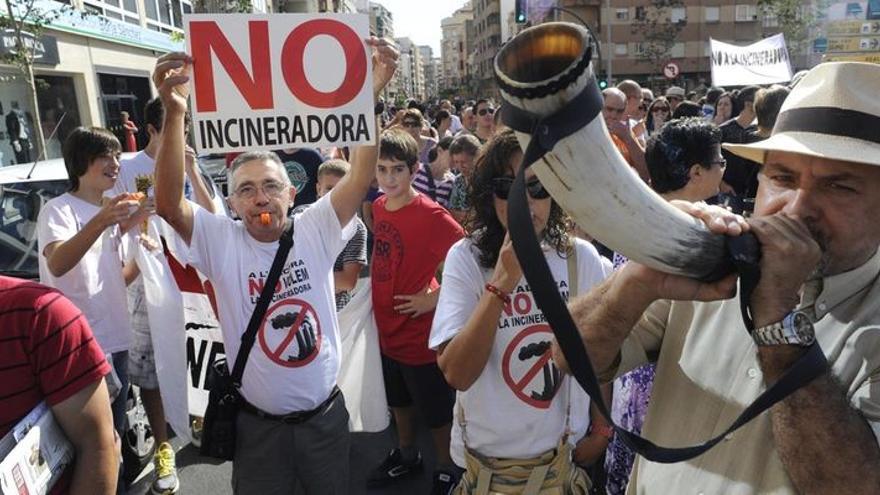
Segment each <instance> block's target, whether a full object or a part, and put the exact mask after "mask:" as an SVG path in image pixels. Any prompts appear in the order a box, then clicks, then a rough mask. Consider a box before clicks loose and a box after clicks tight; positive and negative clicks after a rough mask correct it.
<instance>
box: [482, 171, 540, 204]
mask: <svg viewBox="0 0 880 495" xmlns="http://www.w3.org/2000/svg"><path fill="white" fill-rule="evenodd" d="M511 187H513V177H495V178H494V179H492V192H493V193H495V197H496V198H498V199H503V200H507V197H508V196H510V188H511ZM526 192H528V194H529V196H531V198H532V199H547V198H549V197H550V193H549V192H547V190H546V189H544V185H543V184H541V181H539V180H538V179H537V178H534V179H532V180H529V181H527V182H526Z"/></svg>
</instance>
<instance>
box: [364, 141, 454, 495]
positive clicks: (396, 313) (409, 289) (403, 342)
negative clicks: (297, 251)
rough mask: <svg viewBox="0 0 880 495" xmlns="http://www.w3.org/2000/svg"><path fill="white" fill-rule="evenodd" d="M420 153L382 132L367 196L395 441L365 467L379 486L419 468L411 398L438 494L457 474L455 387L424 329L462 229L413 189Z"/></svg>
mask: <svg viewBox="0 0 880 495" xmlns="http://www.w3.org/2000/svg"><path fill="white" fill-rule="evenodd" d="M418 154H419V149H418V144H417V143H416V142H415V140H414V139H413V138H412V136H410V135H409V134H407V133H405V132H402V131H386V132H384V133H382V136H381V142H380V144H379V161H378V164H377V173H376V179H377V180H378V182H379V187H381V188H382V190H383V191H384V192H385V195H384V196H382V197H380V198H378V199H377V200H376V201H375V202H374V203H373V235H374V243H373V259H372V264H371V266H372V277H371V281H372V288H373V312H374V314H375V317H376V325H377V326H378V328H379V345H380V348H381V350H382V372H383V376H384V379H385V393H386V395H387V398H388V405H389V406H391V410H392V412H393V413H394V420H395V423H396V424H397V436H398V442H399V445H398V448H395V449H393V450H392V451H391V453H390V454H389V455H388V457H387V458H386V459H385V461H383V462H382V464H381V465H380V466H379V467H377V468H376V469H375V470H374V471H373V472H372V473H371V474H370V477H369V478H368V480H367V485H368V486H370V487H376V486H382V485H385V484H388V483H390V482H391V481H394V480H395V479H398V478H401V477H403V476H405V475H407V474H409V473H413V472H417V471H419V470H420V469H421V468H422V458H421V454H420V453H419V452H418V450H417V449H416V447H415V428H414V424H413V421H414V414H415V411H414V409H413V407H412V406H413V404H414V403H415V405H416V406H418V407H419V410H420V411H421V413H422V417H424V418H425V421H426V423H427V426H428V427H429V428H430V429H431V433H432V436H433V439H434V448H435V449H436V451H437V469H436V471H435V472H434V485H435V488H437V489H438V490H440V491H436V493H448V492H449V489H451V487H452V486H453V485H454V483H455V482H456V479H457V476H456V474H455V472H454V468H453V464H452V460H451V459H450V457H449V433H450V428H451V426H452V409H453V407H454V404H455V393H454V392H453V390H452V388H450V387H449V385H448V384H447V383H446V380H445V379H444V378H443V373H442V372H441V371H440V368H438V367H437V355H436V353H435V352H434V351H432V350H431V349H429V348H428V335H429V334H430V333H431V322H432V320H433V319H434V308H435V307H436V306H437V299H438V296H439V295H440V284H439V283H438V282H437V278H436V274H438V273H440V267H441V265H442V263H443V260H444V259H445V258H446V252H447V251H448V250H449V248H450V247H451V246H452V245H453V244H455V242H456V241H458V240H459V239H461V238H462V237H463V236H464V231H463V230H462V228H461V227H460V226H459V225H458V223H457V222H456V221H455V219H454V218H452V216H451V215H450V214H449V212H448V211H446V209H445V208H443V207H442V206H440V205H438V204H437V203H435V202H434V201H432V200H431V199H430V198H428V197H427V196H425V195H423V194H419V193H418V192H416V190H415V189H413V187H412V180H413V177H414V173H415V171H416V167H417V165H418Z"/></svg>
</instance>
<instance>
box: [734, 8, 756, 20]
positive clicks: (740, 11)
mask: <svg viewBox="0 0 880 495" xmlns="http://www.w3.org/2000/svg"><path fill="white" fill-rule="evenodd" d="M757 20H758V6H757V5H737V6H736V22H753V21H757Z"/></svg>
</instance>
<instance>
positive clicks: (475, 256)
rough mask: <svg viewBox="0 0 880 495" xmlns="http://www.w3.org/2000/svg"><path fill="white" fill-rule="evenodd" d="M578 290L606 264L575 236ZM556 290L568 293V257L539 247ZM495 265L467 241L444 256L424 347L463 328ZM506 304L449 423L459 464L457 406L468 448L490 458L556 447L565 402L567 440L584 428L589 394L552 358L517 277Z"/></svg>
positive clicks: (601, 274) (544, 330)
mask: <svg viewBox="0 0 880 495" xmlns="http://www.w3.org/2000/svg"><path fill="white" fill-rule="evenodd" d="M576 249H577V270H578V293H579V294H583V293H585V292H587V291H588V290H589V289H590V287H592V286H593V285H595V284H597V283H599V282H600V281H601V280H603V279H604V278H605V277H606V276H607V273H608V272H610V268H609V267H607V266H606V265H604V264H603V263H602V261H601V260H600V256H599V254H598V253H597V252H596V249H595V248H594V247H593V246H592V245H591V244H589V243H587V242H585V241H582V240H580V239H578V240H577V241H576ZM545 254H546V256H547V262H548V263H549V265H550V270H551V272H552V273H553V278H554V279H555V280H556V281H557V282H558V283H559V292H560V294H562V296H563V297H564V298H566V297H567V296H568V292H569V281H568V262H567V260H565V259H564V258H562V257H560V256H559V255H558V254H557V253H556V251H555V250H554V249H552V248H551V249H549V250H545ZM493 271H494V270H492V269H486V268H483V267H481V266H480V264H479V252H478V250H477V248H476V247H475V246H474V244H473V241H471V239H468V238H465V239H462V240H460V241H459V242H457V243H456V244H455V245H453V246H452V248H451V249H450V250H449V253H448V254H447V255H446V263H445V264H444V266H443V289H442V290H441V291H440V301H439V302H438V303H437V312H436V315H437V316H436V317H435V318H434V324H433V327H432V328H431V337H430V340H429V346H430V347H431V348H432V349H437V348H438V347H439V346H440V345H441V344H443V343H444V342H447V341H449V340H451V339H452V338H453V337H455V335H456V334H458V332H459V331H461V329H462V328H463V327H464V325H465V323H466V322H467V321H468V319H469V318H470V316H471V314H472V313H473V311H474V309H475V308H476V307H477V304H478V302H479V300H480V297H481V296H482V294H483V292H484V290H485V289H484V287H485V285H486V283H487V282H488V281H489V280H490V278H491V276H492V273H493ZM510 297H511V304H510V306H507V307H505V309H504V310H503V311H502V313H501V317H500V318H499V320H498V329H497V334H496V336H495V343H494V344H493V346H492V351H491V354H490V355H489V360H488V362H487V363H486V367H485V368H484V369H483V372H482V373H481V374H480V376H479V378H477V380H476V381H475V382H474V383H473V385H471V387H470V388H469V389H468V390H467V391H466V392H458V393H457V396H456V406H455V407H456V408H455V411H454V418H455V419H453V422H452V441H451V446H450V453H451V454H452V460H453V461H455V463H456V464H457V465H459V466H462V467H464V466H465V463H464V442H463V439H462V432H461V427H460V425H459V420H460V418H459V417H458V412H459V409H458V406H459V404H460V405H461V406H462V408H463V409H464V416H465V420H466V422H467V439H468V447H469V448H470V449H472V450H476V451H477V452H479V453H480V454H482V455H484V456H489V457H501V458H527V457H535V456H537V455H539V454H542V453H544V452H546V451H548V450H550V449H553V448H555V447H556V446H557V445H558V443H559V440H560V439H561V438H562V434H563V432H564V429H565V416H566V409H567V408H568V405H569V403H570V404H571V430H572V435H571V436H570V437H569V442H570V443H572V444H574V443H576V442H577V441H578V440H580V439H581V438H583V436H584V435H585V434H586V431H587V427H588V426H589V421H590V413H589V406H590V398H589V396H588V395H587V394H586V393H585V392H584V391H583V390H582V389H581V388H580V387H579V386H578V385H577V383H576V382H575V381H574V380H573V379H572V378H571V377H570V376H568V375H563V374H562V373H561V371H559V370H558V369H557V368H556V366H555V365H554V364H553V359H552V357H551V356H552V351H551V348H550V344H551V342H552V340H553V333H552V331H551V330H550V327H549V326H548V325H547V322H546V320H545V319H544V315H543V313H542V312H541V311H540V309H538V307H537V304H536V303H535V299H534V297H533V295H532V293H531V290H530V289H529V287H528V284H527V282H526V280H525V278H523V279H522V280H521V281H520V283H519V284H518V285H517V287H516V289H514V291H513V292H512V293H511V294H510Z"/></svg>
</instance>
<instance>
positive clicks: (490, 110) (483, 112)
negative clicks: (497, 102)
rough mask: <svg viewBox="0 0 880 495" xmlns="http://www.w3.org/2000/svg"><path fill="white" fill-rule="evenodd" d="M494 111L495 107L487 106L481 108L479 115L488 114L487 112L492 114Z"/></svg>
mask: <svg viewBox="0 0 880 495" xmlns="http://www.w3.org/2000/svg"><path fill="white" fill-rule="evenodd" d="M493 113H495V109H494V108H492V107H487V108H481V109H480V110H479V111H478V112H477V115H479V116H480V117H482V116H484V115H486V114H489V115H492V114H493Z"/></svg>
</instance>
